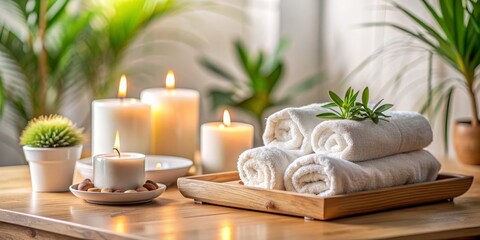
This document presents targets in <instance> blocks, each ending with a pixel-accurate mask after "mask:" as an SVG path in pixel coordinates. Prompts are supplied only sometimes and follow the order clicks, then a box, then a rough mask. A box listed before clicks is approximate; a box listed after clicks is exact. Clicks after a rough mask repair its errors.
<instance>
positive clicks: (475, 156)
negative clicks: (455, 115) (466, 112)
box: [453, 121, 480, 165]
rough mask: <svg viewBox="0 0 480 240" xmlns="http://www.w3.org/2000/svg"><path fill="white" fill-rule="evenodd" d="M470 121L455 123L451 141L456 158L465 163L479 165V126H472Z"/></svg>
mask: <svg viewBox="0 0 480 240" xmlns="http://www.w3.org/2000/svg"><path fill="white" fill-rule="evenodd" d="M470 123H471V122H470V121H457V122H456V123H455V127H454V129H453V143H454V146H455V151H456V153H457V158H458V160H460V161H461V162H462V163H465V164H472V165H480V126H479V127H475V128H473V127H472V125H471V124H470Z"/></svg>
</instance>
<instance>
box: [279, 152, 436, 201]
mask: <svg viewBox="0 0 480 240" xmlns="http://www.w3.org/2000/svg"><path fill="white" fill-rule="evenodd" d="M439 170H440V163H439V162H438V161H437V160H436V159H435V157H434V156H432V154H430V153H429V152H427V151H425V150H420V151H415V152H409V153H401V154H397V155H392V156H388V157H384V158H379V159H374V160H369V161H363V162H355V163H354V162H350V161H346V160H342V159H338V158H333V157H328V156H326V155H324V154H318V153H316V154H310V155H307V156H303V157H300V158H299V159H297V160H295V161H294V162H293V163H292V164H290V166H289V167H288V168H287V170H286V171H285V176H284V184H285V188H286V189H287V191H292V192H299V193H308V194H315V195H319V196H332V195H338V194H346V193H352V192H359V191H366V190H373V189H379V188H385V187H392V186H399V185H405V184H411V183H420V182H427V181H433V180H435V179H436V178H437V175H438V171H439Z"/></svg>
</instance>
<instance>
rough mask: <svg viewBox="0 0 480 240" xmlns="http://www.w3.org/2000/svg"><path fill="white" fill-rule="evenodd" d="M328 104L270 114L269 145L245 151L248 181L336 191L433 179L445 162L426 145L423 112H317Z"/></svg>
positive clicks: (242, 166) (242, 164)
mask: <svg viewBox="0 0 480 240" xmlns="http://www.w3.org/2000/svg"><path fill="white" fill-rule="evenodd" d="M322 105H323V104H312V105H308V106H304V107H300V108H286V109H283V110H281V111H279V112H276V113H274V114H272V115H271V116H270V117H268V119H267V124H266V130H265V132H264V135H263V141H264V144H265V146H264V147H259V148H254V149H250V150H247V151H245V152H244V153H243V154H241V155H240V157H239V159H238V171H239V174H240V178H241V179H242V181H243V183H244V184H245V185H247V186H255V187H262V188H267V189H278V190H287V191H293V192H299V193H308V194H315V195H319V196H332V195H338V194H346V193H352V192H358V191H366V190H373V189H378V188H385V187H392V186H398V185H405V184H411V183H419V182H427V181H433V180H435V179H436V178H437V175H438V171H439V170H440V163H439V162H438V161H437V160H436V159H435V157H433V156H432V155H431V154H430V153H429V152H427V151H425V150H423V148H425V147H427V146H428V145H429V144H430V143H431V141H432V129H431V127H430V124H429V123H428V121H427V120H426V119H425V118H424V117H423V116H421V115H420V114H418V113H413V112H396V111H392V112H389V113H388V115H390V116H391V118H389V120H388V122H387V121H380V122H379V123H378V124H375V123H373V122H372V121H370V120H364V121H352V120H328V121H322V119H319V118H317V117H316V115H317V114H318V113H321V112H324V111H325V109H324V108H322Z"/></svg>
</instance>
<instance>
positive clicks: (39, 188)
mask: <svg viewBox="0 0 480 240" xmlns="http://www.w3.org/2000/svg"><path fill="white" fill-rule="evenodd" d="M82 131H83V129H78V128H77V127H76V126H75V125H74V124H73V123H72V122H71V121H70V120H69V119H67V118H65V117H62V116H59V115H50V116H40V117H38V118H35V119H33V120H31V121H30V122H29V123H28V125H27V127H26V128H25V130H23V132H22V135H21V137H20V144H21V145H23V151H24V153H25V158H26V159H27V161H28V162H29V165H30V176H31V181H32V189H33V190H34V191H36V192H62V191H68V187H69V186H70V185H71V184H72V180H73V173H74V170H75V163H76V160H78V159H80V156H81V153H82V142H83V136H82Z"/></svg>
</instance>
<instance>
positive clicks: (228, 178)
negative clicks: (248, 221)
mask: <svg viewBox="0 0 480 240" xmlns="http://www.w3.org/2000/svg"><path fill="white" fill-rule="evenodd" d="M472 182H473V177H472V176H464V175H458V174H446V173H442V174H440V175H439V176H438V178H437V180H436V181H433V182H426V183H417V184H410V185H403V186H398V187H390V188H383V189H379V190H372V191H365V192H357V193H352V194H346V195H337V196H332V197H318V196H315V195H306V194H299V193H293V192H287V191H279V190H267V189H263V188H257V187H248V186H243V185H242V183H241V182H240V178H239V176H238V172H225V173H216V174H207V175H200V176H192V177H184V178H179V179H178V181H177V185H178V188H179V190H180V192H181V193H182V195H183V196H184V197H186V198H193V199H194V200H195V203H210V204H215V205H222V206H228V207H236V208H244V209H250V210H256V211H263V212H270V213H279V214H286V215H293V216H301V217H305V219H318V220H328V219H333V218H338V217H344V216H350V215H354V214H361V213H368V212H374V211H381V210H386V209H392V208H400V207H406V206H413V205H419V204H425V203H431V202H436V201H442V200H448V201H452V200H453V198H454V197H458V196H460V195H462V194H464V193H465V192H466V191H467V190H468V189H469V188H470V186H471V185H472Z"/></svg>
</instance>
